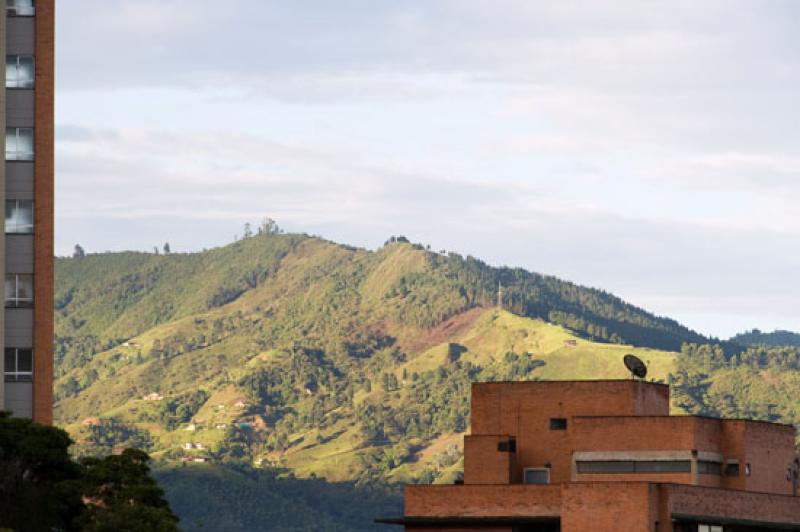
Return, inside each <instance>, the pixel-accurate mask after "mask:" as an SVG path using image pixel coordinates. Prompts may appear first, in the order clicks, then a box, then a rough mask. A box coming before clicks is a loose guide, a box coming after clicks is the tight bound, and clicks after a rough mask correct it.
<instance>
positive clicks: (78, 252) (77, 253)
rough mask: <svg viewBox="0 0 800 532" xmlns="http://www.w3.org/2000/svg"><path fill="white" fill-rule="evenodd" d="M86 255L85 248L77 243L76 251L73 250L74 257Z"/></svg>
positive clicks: (80, 257)
mask: <svg viewBox="0 0 800 532" xmlns="http://www.w3.org/2000/svg"><path fill="white" fill-rule="evenodd" d="M85 256H86V252H85V251H84V250H83V248H82V247H81V245H80V244H75V251H73V252H72V258H73V259H82V258H83V257H85Z"/></svg>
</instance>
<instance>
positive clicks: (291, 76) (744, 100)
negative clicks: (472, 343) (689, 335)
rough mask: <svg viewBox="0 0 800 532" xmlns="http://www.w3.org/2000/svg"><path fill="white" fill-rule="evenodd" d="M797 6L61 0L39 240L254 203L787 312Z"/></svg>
mask: <svg viewBox="0 0 800 532" xmlns="http://www.w3.org/2000/svg"><path fill="white" fill-rule="evenodd" d="M112 4H113V5H112ZM798 11H800V6H798V5H796V4H794V3H786V2H775V3H750V2H739V1H733V2H730V1H722V0H719V1H710V2H703V3H702V5H701V4H698V3H697V2H689V1H679V2H668V3H658V4H648V5H643V4H641V3H639V2H629V1H620V2H613V3H609V2H605V3H599V2H581V1H564V2H528V1H522V0H520V1H511V0H497V1H492V2H487V1H485V0H442V1H438V2H427V1H422V0H419V1H415V0H409V1H406V2H374V1H368V0H344V1H341V2H319V1H311V0H298V1H293V2H279V1H275V0H268V1H265V0H238V1H237V2H234V3H225V4H220V2H218V1H214V2H212V1H211V0H193V1H190V0H169V1H158V2H156V1H154V0H137V1H133V0H118V1H116V2H113V3H109V2H101V1H100V0H71V4H70V8H69V9H62V10H59V13H58V17H59V19H58V39H59V41H58V49H59V62H58V68H59V71H58V80H59V86H58V90H59V93H58V102H59V105H58V108H57V112H58V128H57V141H58V149H57V152H58V160H57V165H58V175H57V183H58V196H57V201H58V204H57V213H58V233H57V239H58V249H59V250H60V252H66V251H68V250H69V249H71V247H72V245H74V243H75V242H76V241H80V242H81V243H82V244H84V245H85V246H86V247H88V248H89V249H97V248H99V249H106V248H108V249H120V248H126V247H138V248H149V247H151V246H152V245H155V244H160V243H162V241H163V240H166V239H169V240H170V241H171V243H172V244H173V247H174V248H175V249H199V248H202V247H207V246H210V245H214V244H217V243H222V242H226V241H228V240H230V239H231V238H232V235H233V233H234V232H237V228H239V227H240V226H241V225H242V224H243V223H244V222H246V221H249V222H255V221H257V220H258V219H259V218H260V217H261V216H263V215H270V216H272V217H274V218H277V219H278V220H279V222H281V223H282V224H284V225H286V226H287V227H288V228H289V229H294V230H301V231H308V232H311V233H321V234H324V235H325V236H326V237H330V238H334V239H337V240H341V241H346V242H349V243H353V244H357V245H363V246H377V245H380V243H381V242H383V240H384V239H385V238H386V237H387V236H388V235H390V234H400V233H405V234H409V236H412V237H414V238H415V239H417V240H422V241H424V242H430V243H431V244H432V245H433V246H434V247H436V248H441V247H444V248H447V249H455V250H460V251H463V252H465V253H472V254H473V255H476V256H479V257H483V258H487V259H489V260H490V261H491V262H494V263H508V264H512V265H518V266H523V267H527V268H531V269H535V270H539V271H542V272H544V273H552V274H557V275H560V276H562V277H566V278H570V279H574V280H576V281H579V282H584V283H588V284H592V285H595V286H601V287H603V288H606V289H609V290H612V291H615V292H617V293H619V294H620V295H622V296H624V297H627V298H630V299H631V300H632V301H633V302H634V303H637V304H640V305H643V306H646V307H648V308H651V309H653V310H656V311H658V312H659V313H662V314H669V315H672V316H676V317H679V318H680V317H682V316H683V317H686V319H687V320H688V321H689V322H690V323H689V325H691V326H695V327H698V328H700V329H702V330H704V331H711V332H717V333H719V332H720V331H725V332H729V331H730V330H731V325H729V323H730V324H735V326H736V327H738V326H739V325H740V324H742V323H743V322H744V321H746V320H752V321H753V323H752V324H751V326H758V327H761V328H764V329H770V328H771V325H770V323H769V321H770V320H774V321H776V322H777V321H780V326H782V327H790V326H791V323H787V322H789V321H791V320H792V319H796V318H797V317H798V316H797V314H796V313H795V311H794V310H793V307H792V305H791V300H792V299H793V298H794V299H796V297H797V296H798V295H800V294H797V293H796V291H795V290H794V289H792V288H791V287H789V286H788V283H787V279H791V278H792V275H793V273H792V272H795V271H796V268H797V266H798V259H797V256H796V254H795V253H794V252H793V251H792V250H793V249H798V246H797V244H798V238H799V235H800V219H798V217H797V216H796V205H797V202H798V201H800V189H799V187H798V183H800V179H798V177H799V176H798V173H799V171H800V154H799V153H798V149H797V146H798V145H800V128H797V126H796V124H797V123H798V122H800V108H798V106H797V105H796V101H795V100H796V93H797V90H798V88H800V68H799V67H800V47H799V46H797V45H798V42H797V39H798V37H797V33H796V28H795V27H794V21H795V20H797V16H798V15H800V13H798ZM776 312H777V313H778V314H779V315H780V316H782V318H781V319H780V320H779V319H777V318H776ZM795 328H796V327H795Z"/></svg>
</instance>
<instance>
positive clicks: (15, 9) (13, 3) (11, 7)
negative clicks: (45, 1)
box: [6, 0, 36, 17]
mask: <svg viewBox="0 0 800 532" xmlns="http://www.w3.org/2000/svg"><path fill="white" fill-rule="evenodd" d="M6 13H7V14H8V16H10V17H32V16H34V15H35V14H36V3H35V0H6Z"/></svg>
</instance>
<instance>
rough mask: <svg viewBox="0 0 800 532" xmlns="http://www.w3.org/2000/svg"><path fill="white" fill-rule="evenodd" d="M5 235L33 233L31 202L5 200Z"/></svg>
mask: <svg viewBox="0 0 800 532" xmlns="http://www.w3.org/2000/svg"><path fill="white" fill-rule="evenodd" d="M6 233H7V234H17V235H18V234H23V235H25V234H30V233H33V202H32V201H31V200H6Z"/></svg>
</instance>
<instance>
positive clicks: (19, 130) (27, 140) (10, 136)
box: [6, 127, 33, 161]
mask: <svg viewBox="0 0 800 532" xmlns="http://www.w3.org/2000/svg"><path fill="white" fill-rule="evenodd" d="M32 160H33V128H30V127H7V128H6V161H32Z"/></svg>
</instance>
